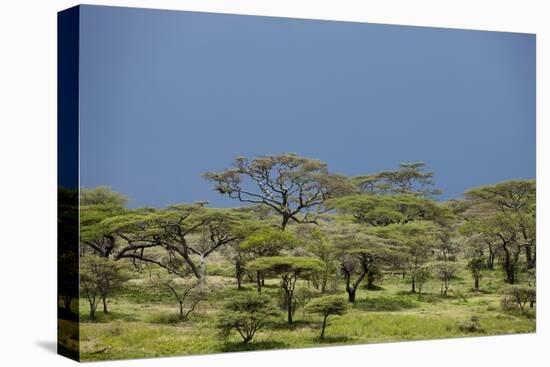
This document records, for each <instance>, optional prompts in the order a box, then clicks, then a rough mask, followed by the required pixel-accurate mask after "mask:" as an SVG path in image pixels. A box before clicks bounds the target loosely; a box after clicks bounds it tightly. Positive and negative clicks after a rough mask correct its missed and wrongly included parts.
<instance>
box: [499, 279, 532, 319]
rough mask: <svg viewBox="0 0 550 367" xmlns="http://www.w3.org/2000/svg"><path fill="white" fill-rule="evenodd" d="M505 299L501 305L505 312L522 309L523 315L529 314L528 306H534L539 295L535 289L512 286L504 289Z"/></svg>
mask: <svg viewBox="0 0 550 367" xmlns="http://www.w3.org/2000/svg"><path fill="white" fill-rule="evenodd" d="M503 293H504V297H503V298H502V300H501V302H500V304H501V307H502V308H503V309H504V310H513V309H518V308H519V309H520V310H521V313H523V314H525V313H526V312H527V310H526V306H527V304H528V303H529V304H530V305H532V304H533V303H534V302H535V300H536V298H537V293H536V290H535V289H534V288H529V287H522V286H518V285H511V286H508V287H506V288H505V289H504V291H503Z"/></svg>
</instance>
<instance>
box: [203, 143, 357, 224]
mask: <svg viewBox="0 0 550 367" xmlns="http://www.w3.org/2000/svg"><path fill="white" fill-rule="evenodd" d="M204 177H205V178H206V179H208V180H210V181H212V182H214V183H215V187H214V188H215V190H217V191H218V192H220V193H221V194H224V195H227V196H229V197H230V198H233V199H237V200H239V201H241V202H245V203H253V204H262V205H266V206H268V207H270V208H271V209H273V210H274V211H275V212H276V213H278V214H279V215H280V216H281V229H283V230H284V229H285V228H286V225H287V224H288V221H289V220H293V221H295V222H298V223H315V222H316V221H317V219H318V216H319V214H321V213H322V212H323V210H322V204H323V203H324V202H325V200H326V199H328V198H330V197H335V196H341V195H344V194H348V193H350V192H352V191H353V190H354V189H353V186H352V185H351V184H350V183H349V182H348V180H347V178H346V177H345V176H342V175H337V174H333V173H330V172H329V171H328V169H327V165H326V163H324V162H322V161H320V160H317V159H311V158H306V157H301V156H299V155H296V154H291V153H287V154H280V155H268V156H260V157H256V158H254V159H252V160H249V159H248V158H244V157H238V158H237V159H236V160H235V163H234V166H233V167H232V168H228V169H226V170H225V171H223V172H208V173H205V174H204Z"/></svg>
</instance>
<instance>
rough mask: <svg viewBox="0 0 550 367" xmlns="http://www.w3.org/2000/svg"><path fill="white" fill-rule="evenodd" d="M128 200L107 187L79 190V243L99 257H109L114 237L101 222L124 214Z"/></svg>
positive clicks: (114, 240)
mask: <svg viewBox="0 0 550 367" xmlns="http://www.w3.org/2000/svg"><path fill="white" fill-rule="evenodd" d="M127 201H128V199H127V198H126V196H124V195H123V194H120V193H118V192H115V191H113V190H111V189H110V188H108V187H105V186H99V187H96V188H93V189H90V188H82V189H81V190H80V242H81V243H82V244H83V245H85V246H87V247H89V248H91V249H92V250H93V252H94V253H95V254H97V255H99V256H103V257H110V256H111V255H112V253H113V251H114V250H115V247H116V236H115V234H114V233H113V232H112V231H110V229H109V227H107V226H105V225H103V220H104V219H107V218H110V217H113V216H117V215H120V214H122V213H123V212H124V210H125V206H126V203H127Z"/></svg>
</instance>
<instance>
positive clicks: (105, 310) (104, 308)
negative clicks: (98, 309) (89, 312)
mask: <svg viewBox="0 0 550 367" xmlns="http://www.w3.org/2000/svg"><path fill="white" fill-rule="evenodd" d="M103 313H104V314H107V313H108V312H107V297H103Z"/></svg>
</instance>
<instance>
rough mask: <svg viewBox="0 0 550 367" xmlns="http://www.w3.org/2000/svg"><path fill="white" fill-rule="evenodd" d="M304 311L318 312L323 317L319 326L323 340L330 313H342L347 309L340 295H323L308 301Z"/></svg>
mask: <svg viewBox="0 0 550 367" xmlns="http://www.w3.org/2000/svg"><path fill="white" fill-rule="evenodd" d="M306 311H307V312H309V313H317V314H320V315H321V316H322V317H323V325H322V327H321V340H323V339H324V337H325V328H326V324H327V319H328V317H329V316H330V315H337V316H341V315H344V314H345V313H346V312H347V311H348V303H347V302H346V300H344V299H343V298H342V297H340V296H325V297H321V298H317V299H315V300H313V301H311V302H310V303H308V305H307V306H306Z"/></svg>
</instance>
